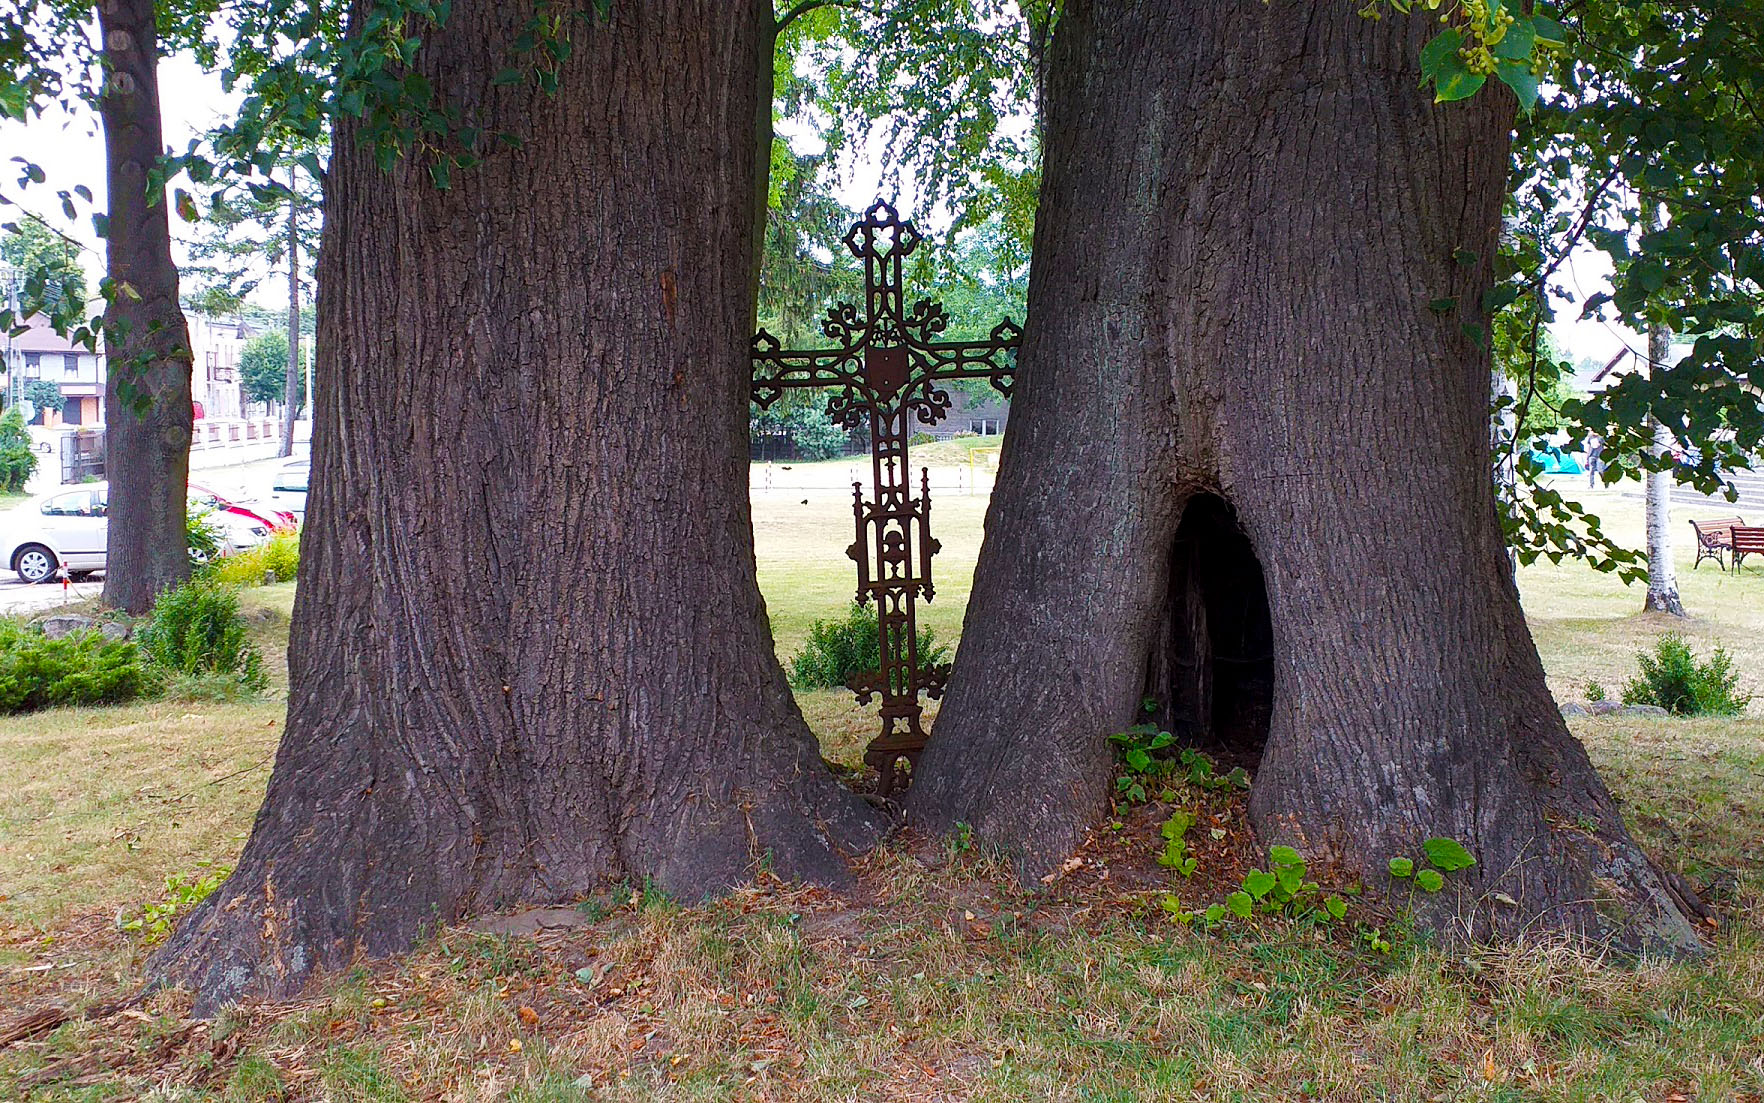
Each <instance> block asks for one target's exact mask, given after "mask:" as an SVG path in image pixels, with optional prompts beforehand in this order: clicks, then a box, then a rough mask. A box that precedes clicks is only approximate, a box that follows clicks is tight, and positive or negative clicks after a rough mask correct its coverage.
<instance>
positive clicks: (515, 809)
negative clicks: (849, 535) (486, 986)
mask: <svg viewBox="0 0 1764 1103" xmlns="http://www.w3.org/2000/svg"><path fill="white" fill-rule="evenodd" d="M530 14H531V12H530V9H527V8H525V7H524V6H522V5H507V4H500V3H496V2H494V0H470V2H464V3H456V4H455V5H454V6H453V10H452V15H451V18H450V19H449V21H448V23H447V25H446V26H445V27H444V28H442V29H440V30H439V31H434V32H431V33H429V34H428V35H427V36H426V38H425V41H424V43H423V46H422V49H421V51H420V53H419V55H418V59H417V62H416V67H417V69H418V70H419V71H420V72H422V73H423V74H424V75H425V76H426V77H427V78H428V79H429V80H430V81H431V82H432V83H433V85H434V86H435V87H436V88H444V89H448V90H449V93H450V95H451V96H452V97H454V99H455V101H456V102H457V103H458V104H459V105H460V107H461V109H462V110H463V111H465V112H466V117H467V118H468V119H470V120H473V121H474V124H475V125H478V126H479V127H480V130H481V132H483V133H496V132H498V131H508V132H513V133H517V134H519V135H521V136H522V139H523V144H522V146H521V148H520V149H519V150H518V151H516V152H512V153H506V154H501V155H498V156H494V157H491V158H489V159H488V160H487V161H486V162H485V163H484V164H483V165H482V166H480V167H478V168H476V169H473V170H470V171H465V172H460V171H456V172H455V174H454V176H453V186H452V188H451V189H450V190H438V189H437V188H436V187H434V186H433V184H432V183H431V182H430V177H429V173H428V171H427V168H426V166H424V165H423V164H420V163H412V162H411V161H409V160H406V161H404V162H401V163H400V164H399V165H398V166H397V167H396V168H395V169H394V170H393V171H391V172H390V173H382V172H380V171H379V170H377V169H376V168H375V167H374V161H373V151H372V150H371V149H370V148H366V147H364V146H363V145H362V144H361V143H360V142H359V141H358V133H357V126H356V124H355V123H354V122H353V121H352V120H344V121H343V122H342V123H341V124H340V125H339V127H338V129H337V132H336V135H335V140H334V145H333V159H332V162H331V168H330V171H329V173H328V180H327V190H326V212H327V218H326V225H325V231H324V240H323V245H322V247H321V250H320V263H319V267H320V279H319V288H320V292H319V302H318V331H319V344H320V345H321V347H323V348H325V349H327V350H329V351H328V352H327V355H326V356H325V359H324V361H323V363H321V364H320V365H319V381H318V388H317V394H316V396H315V398H314V410H315V413H316V424H315V434H314V453H313V455H314V459H313V476H314V477H313V480H312V484H313V490H312V498H311V512H310V513H309V514H308V527H307V530H306V533H305V537H304V546H303V555H302V558H301V566H300V579H299V581H300V590H299V597H298V598H297V600H296V605H295V611H294V626H293V639H292V643H291V648H290V653H289V674H290V679H291V683H292V684H291V689H290V702H289V715H288V726H287V734H286V736H285V738H284V740H283V743H282V746H281V749H280V751H279V753H278V755H277V760H276V765H275V770H274V773H273V775H272V777H271V780H270V785H269V793H268V798H267V802H266V804H265V805H264V808H263V810H262V812H261V813H260V814H259V816H258V820H257V824H256V826H255V828H254V830H253V832H252V837H251V840H250V842H249V843H248V844H247V846H246V849H245V853H244V855H243V857H242V858H241V860H240V863H239V866H238V869H237V871H236V872H235V873H234V874H233V876H232V877H231V878H230V879H229V880H228V881H227V883H226V885H225V886H224V887H223V888H222V890H221V891H220V892H218V893H217V894H216V896H215V897H214V898H213V899H212V900H211V901H210V902H208V903H207V904H206V905H204V906H203V907H202V908H201V909H200V910H199V911H197V912H196V913H195V914H194V915H193V916H192V917H191V918H190V919H189V920H187V921H186V922H185V923H184V924H183V926H182V927H181V928H180V929H179V930H178V932H177V933H176V934H175V936H174V937H173V939H172V941H171V942H170V944H169V945H168V947H167V949H166V951H165V952H164V955H163V956H162V957H161V959H160V961H159V964H158V967H159V969H160V970H161V973H162V975H165V976H168V977H171V978H174V979H181V980H184V981H187V982H190V983H191V984H193V985H194V986H195V987H196V988H197V989H198V990H199V991H200V993H201V1006H204V1007H213V1006H214V1005H215V1004H216V1003H218V1002H220V1001H222V1000H225V999H229V998H232V997H234V996H237V995H239V994H240V993H242V992H246V991H261V992H269V993H286V992H289V991H291V990H292V989H294V988H295V987H297V986H298V985H299V984H300V983H301V981H302V979H303V978H305V977H306V976H307V974H308V973H309V972H310V971H311V970H312V969H314V968H315V967H319V966H335V965H339V964H342V963H344V962H347V961H348V960H349V959H350V958H351V956H352V955H354V954H356V953H358V952H366V953H370V954H378V953H386V952H393V951H397V950H399V949H402V948H404V947H406V946H408V945H409V944H410V942H411V940H412V939H413V938H414V937H415V936H416V935H417V933H418V932H419V930H421V929H422V928H423V927H424V926H425V925H429V924H433V923H435V922H437V921H440V922H447V921H451V920H453V919H456V918H459V917H461V916H464V915H468V914H471V913H475V912H482V911H485V910H489V909H497V908H506V907H512V906H517V905H525V904H545V903H555V902H559V901H569V900H572V899H575V898H577V897H578V896H579V895H581V894H584V893H588V892H591V891H593V890H595V889H596V887H597V886H601V885H604V884H606V883H608V882H612V881H616V880H618V879H629V880H631V881H633V882H641V881H643V880H644V879H646V878H647V879H652V880H653V881H654V883H655V884H657V885H658V886H659V887H660V888H661V889H663V890H665V891H667V892H670V893H674V894H678V895H680V896H684V897H701V896H704V895H706V894H708V893H713V892H716V891H718V890H721V889H724V888H726V887H728V886H730V885H733V884H735V883H738V882H740V881H742V880H743V879H745V878H747V877H748V876H750V874H751V872H752V871H753V869H754V868H755V866H756V864H758V863H761V862H769V863H770V867H771V868H772V869H774V870H776V871H777V872H779V873H780V874H782V875H784V876H788V877H799V878H809V879H815V880H820V881H827V882H838V881H840V880H842V879H844V878H845V877H847V876H848V875H849V874H848V871H847V868H846V865H845V863H844V861H843V860H842V858H841V854H842V853H849V852H852V851H855V850H856V849H858V848H861V847H864V846H867V845H869V844H870V843H872V842H873V841H874V839H875V838H876V836H877V834H878V831H879V830H880V827H881V824H880V823H879V821H878V819H877V817H876V816H875V814H874V813H873V812H872V811H871V810H870V808H869V807H868V806H867V805H866V804H864V803H863V802H862V801H861V800H860V799H859V798H857V797H856V796H854V795H852V794H850V793H848V792H847V791H845V790H844V789H842V788H840V787H839V785H838V784H837V783H836V782H835V781H834V779H833V778H832V776H831V774H830V773H829V772H828V771H827V770H826V769H825V767H824V765H823V763H822V761H821V758H820V755H819V752H818V748H817V746H816V743H815V741H814V738H813V736H812V734H811V733H810V732H809V731H808V728H807V726H806V725H805V724H804V722H803V720H802V717H801V715H800V713H799V712H798V711H797V708H796V705H795V703H794V701H793V699H792V698H791V696H790V691H789V689H788V687H787V685H786V683H785V680H784V675H783V672H782V670H781V668H780V667H779V665H778V662H777V659H776V657H775V655H774V653H773V648H772V642H771V639H770V635H769V633H768V630H767V626H766V617H765V607H764V603H763V601H762V599H761V597H760V593H759V589H758V586H757V584H756V581H755V575H754V559H753V541H752V531H751V523H750V517H749V508H748V496H747V471H746V455H747V449H746V427H747V425H746V416H747V414H746V411H747V379H748V373H749V367H748V363H749V361H748V344H747V342H748V336H749V332H748V325H749V321H750V317H751V310H752V305H751V302H750V301H749V294H748V287H749V264H750V260H751V256H752V254H751V248H752V244H753V235H754V234H755V232H756V227H755V226H754V212H753V203H752V198H753V192H752V188H753V180H754V175H753V174H754V171H755V165H754V160H753V159H754V155H755V144H754V141H753V117H754V112H755V111H756V110H757V109H758V105H757V104H756V101H755V90H756V88H757V87H758V86H759V82H758V80H757V78H756V75H755V73H754V69H753V67H754V65H755V63H756V59H757V58H758V57H759V56H760V51H759V48H758V43H759V36H760V35H761V34H762V33H764V28H765V25H766V20H767V16H768V14H769V13H768V12H767V11H766V10H765V7H764V5H763V4H761V3H759V2H758V0H741V2H738V3H728V2H727V0H715V2H713V0H645V2H644V3H641V4H615V5H613V8H612V15H611V19H610V22H608V21H604V20H599V19H593V20H582V21H571V22H567V23H566V26H569V27H572V28H575V30H574V32H573V46H574V49H573V52H572V53H571V54H570V57H569V58H568V60H567V61H565V62H564V63H563V64H562V68H561V71H560V73H559V81H560V90H559V92H558V93H557V95H555V96H547V95H545V94H543V93H542V92H540V91H539V90H537V89H536V88H533V87H530V86H521V85H515V86H509V85H499V84H497V83H496V82H495V80H494V78H495V76H496V74H497V73H498V72H499V71H500V70H501V69H502V68H503V67H504V66H505V65H506V64H507V58H508V57H510V56H513V51H512V43H513V41H514V39H515V38H516V37H517V36H518V35H520V34H521V33H522V31H523V28H524V27H525V26H526V25H527V21H528V19H529V17H530Z"/></svg>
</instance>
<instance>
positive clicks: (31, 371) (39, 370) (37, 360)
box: [24, 352, 43, 379]
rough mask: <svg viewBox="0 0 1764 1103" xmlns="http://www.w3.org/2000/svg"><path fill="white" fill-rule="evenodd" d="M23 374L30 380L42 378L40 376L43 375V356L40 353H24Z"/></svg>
mask: <svg viewBox="0 0 1764 1103" xmlns="http://www.w3.org/2000/svg"><path fill="white" fill-rule="evenodd" d="M24 373H25V375H26V376H28V377H30V378H32V379H39V378H41V377H42V375H43V354H42V353H40V352H27V353H25V366H24Z"/></svg>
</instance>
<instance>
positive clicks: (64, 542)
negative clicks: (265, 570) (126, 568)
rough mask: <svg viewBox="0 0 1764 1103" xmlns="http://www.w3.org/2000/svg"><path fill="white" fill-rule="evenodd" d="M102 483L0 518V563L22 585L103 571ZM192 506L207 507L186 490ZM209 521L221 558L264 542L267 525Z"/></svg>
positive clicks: (222, 516)
mask: <svg viewBox="0 0 1764 1103" xmlns="http://www.w3.org/2000/svg"><path fill="white" fill-rule="evenodd" d="M109 501H110V487H109V485H108V484H106V483H91V484H89V485H87V486H81V487H72V488H66V489H62V490H58V491H56V492H55V493H53V494H47V495H44V496H43V497H41V498H36V499H33V500H32V501H30V502H27V503H25V504H24V505H22V506H18V507H16V508H14V509H12V510H9V511H8V512H6V513H4V514H0V563H4V564H5V565H6V566H7V567H8V568H9V569H11V570H13V571H15V572H17V574H18V577H19V579H20V580H21V581H24V582H30V583H36V582H51V581H53V580H54V579H55V577H56V575H57V573H58V572H60V571H62V570H65V571H67V573H68V575H69V576H70V577H72V578H74V579H79V578H83V577H85V576H86V575H89V574H91V573H92V572H93V571H102V570H103V569H104V557H105V545H106V542H107V540H108V539H109V535H110V522H109V519H108V517H107V513H108V506H109ZM190 504H191V505H192V506H196V507H200V508H207V498H206V496H205V495H203V494H202V493H201V492H199V491H197V490H195V489H192V490H191V491H190ZM209 520H210V522H211V523H212V524H214V525H215V526H216V527H217V528H219V529H220V533H221V549H220V553H221V554H222V555H232V554H234V553H236V552H241V551H245V550H247V549H249V548H254V547H256V546H257V545H259V544H262V543H263V542H264V541H266V540H268V539H269V536H270V529H269V526H268V525H266V524H264V523H263V522H262V521H261V520H255V519H251V518H247V517H243V516H241V515H239V514H238V513H232V512H226V511H221V512H215V513H212V514H211V515H210V517H209Z"/></svg>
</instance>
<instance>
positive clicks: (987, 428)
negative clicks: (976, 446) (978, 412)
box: [968, 417, 1003, 437]
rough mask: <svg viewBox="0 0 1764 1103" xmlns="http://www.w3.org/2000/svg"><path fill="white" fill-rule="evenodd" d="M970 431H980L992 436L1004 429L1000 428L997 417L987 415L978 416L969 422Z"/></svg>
mask: <svg viewBox="0 0 1764 1103" xmlns="http://www.w3.org/2000/svg"><path fill="white" fill-rule="evenodd" d="M968 432H970V433H978V434H980V435H981V436H983V437H990V436H994V435H996V434H998V433H1001V432H1003V430H1002V429H1000V428H999V425H998V419H997V418H990V417H987V418H976V419H974V420H972V421H970V422H968Z"/></svg>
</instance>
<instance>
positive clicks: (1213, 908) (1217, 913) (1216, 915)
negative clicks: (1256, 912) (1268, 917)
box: [1206, 904, 1249, 925]
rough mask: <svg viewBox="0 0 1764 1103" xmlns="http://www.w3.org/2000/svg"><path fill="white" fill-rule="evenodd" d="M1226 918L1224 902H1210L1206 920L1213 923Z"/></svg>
mask: <svg viewBox="0 0 1764 1103" xmlns="http://www.w3.org/2000/svg"><path fill="white" fill-rule="evenodd" d="M1244 914H1245V915H1248V914H1249V913H1248V912H1245V913H1244ZM1224 918H1225V905H1223V904H1208V905H1207V911H1206V921H1207V923H1208V924H1209V925H1211V924H1213V923H1217V922H1219V920H1221V919H1224Z"/></svg>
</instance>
